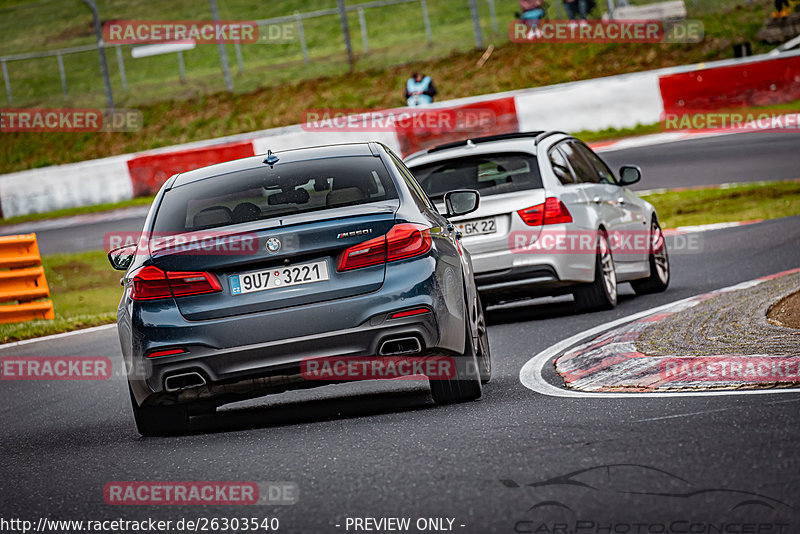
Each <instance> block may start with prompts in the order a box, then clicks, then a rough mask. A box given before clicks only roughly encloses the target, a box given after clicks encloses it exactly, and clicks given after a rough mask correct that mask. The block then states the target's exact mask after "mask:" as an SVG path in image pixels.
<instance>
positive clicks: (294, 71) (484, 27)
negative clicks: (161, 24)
mask: <svg viewBox="0 0 800 534" xmlns="http://www.w3.org/2000/svg"><path fill="white" fill-rule="evenodd" d="M655 1H658V0H596V2H597V9H596V11H595V13H594V15H596V16H600V15H601V14H602V13H604V12H607V11H609V8H611V9H613V8H614V7H615V6H616V5H624V4H626V3H630V4H645V3H652V2H655ZM684 1H685V3H686V7H687V8H688V9H689V11H690V13H691V14H692V15H693V14H694V12H696V11H697V12H699V11H709V10H710V11H713V10H720V9H725V8H729V7H732V6H735V5H741V4H745V3H749V2H752V1H754V0H684ZM212 3H214V2H212ZM216 3H217V4H218V6H219V17H220V19H221V20H223V21H224V20H239V21H243V20H244V21H255V22H257V23H258V25H259V27H260V30H261V31H262V33H264V32H267V31H268V29H269V28H270V27H276V26H277V27H281V28H289V29H291V31H290V32H289V33H290V34H291V38H288V39H276V40H270V39H267V40H266V41H265V42H266V43H267V44H260V43H258V44H239V43H235V44H226V45H225V46H224V57H225V60H226V61H225V63H227V64H228V65H230V73H231V76H230V77H229V79H230V82H229V83H226V79H225V77H224V76H223V75H222V67H221V65H222V64H223V62H222V61H221V52H220V50H219V48H218V46H215V45H213V44H197V45H196V46H193V47H190V48H188V49H185V50H182V51H173V52H169V53H162V54H157V55H146V54H137V53H136V50H137V48H140V47H141V46H140V45H130V44H109V43H106V44H105V45H104V50H105V54H106V57H107V62H108V66H109V73H110V82H111V87H112V88H113V92H114V96H115V102H116V104H117V105H137V104H141V103H143V102H149V101H156V100H169V99H172V98H174V99H181V98H182V97H185V96H192V95H197V94H205V93H210V92H217V91H224V90H226V88H227V89H230V88H231V87H233V90H234V91H235V92H248V91H253V90H256V89H258V88H261V87H265V86H270V85H277V84H279V83H284V82H291V81H296V80H300V79H308V78H313V77H318V76H326V75H333V74H338V73H341V72H346V71H347V70H348V69H352V68H353V67H354V66H355V68H358V69H371V68H385V67H386V66H388V65H400V64H408V63H413V62H414V61H421V60H425V59H430V58H433V57H439V56H442V55H446V54H448V53H450V52H453V51H458V50H468V49H470V48H472V47H475V46H478V47H483V46H486V45H488V44H489V43H494V44H501V43H503V42H506V41H507V40H508V34H507V28H508V23H509V22H510V21H511V20H512V19H513V17H514V12H515V11H518V10H519V5H518V2H517V1H516V0H373V1H358V0H350V1H348V2H340V3H339V2H337V0H282V1H281V2H277V1H276V2H274V5H273V3H272V2H271V3H270V4H269V5H270V6H271V7H270V9H269V11H265V10H264V8H263V4H262V3H252V2H248V1H247V0H218V2H216ZM548 5H549V7H548V12H549V15H548V16H550V17H552V18H564V8H563V6H562V0H549V3H548ZM98 8H99V14H100V18H101V19H102V21H103V22H109V21H110V20H112V15H113V20H140V21H141V20H184V21H185V20H197V21H209V20H211V19H212V10H211V9H210V7H209V3H207V2H197V1H192V0H173V1H172V2H169V3H163V2H156V1H155V0H152V1H150V0H139V1H135V2H133V1H132V2H127V3H122V4H120V3H118V2H112V0H98ZM294 8H302V10H300V9H294ZM342 9H343V10H344V12H345V14H346V16H345V17H344V19H345V20H346V21H347V25H346V27H347V29H348V31H349V36H350V39H349V40H350V47H349V48H350V50H351V55H350V56H351V57H350V58H348V55H347V54H346V53H345V50H346V47H345V38H344V35H345V31H344V29H345V24H344V23H343V22H344V21H343V20H342V17H341V11H340V10H342ZM0 34H3V35H4V39H3V43H2V45H0V64H1V65H2V72H3V80H4V86H5V87H4V88H5V91H2V97H0V105H6V106H35V105H48V106H52V105H68V106H97V105H100V104H101V103H104V102H105V98H104V95H103V81H102V78H101V76H100V66H99V61H98V53H97V45H96V42H95V35H94V29H93V26H92V18H91V13H90V11H89V9H87V8H86V6H84V5H83V4H81V3H80V2H76V1H75V0H45V1H42V2H33V3H24V4H19V5H15V6H11V7H6V8H0Z"/></svg>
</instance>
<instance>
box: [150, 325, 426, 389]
mask: <svg viewBox="0 0 800 534" xmlns="http://www.w3.org/2000/svg"><path fill="white" fill-rule="evenodd" d="M420 352H422V344H421V343H420V342H419V339H417V338H416V337H414V336H408V337H400V338H395V339H389V340H386V341H384V342H383V343H381V346H380V348H379V349H378V354H380V355H381V356H404V355H406V354H419V353H420ZM205 385H206V379H205V378H203V375H201V374H200V373H198V372H197V371H191V372H188V373H179V374H174V375H170V376H168V377H167V378H165V379H164V390H165V391H167V392H168V393H176V392H178V391H183V390H186V389H193V388H199V387H202V386H205Z"/></svg>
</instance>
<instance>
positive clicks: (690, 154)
mask: <svg viewBox="0 0 800 534" xmlns="http://www.w3.org/2000/svg"><path fill="white" fill-rule="evenodd" d="M601 155H602V157H603V158H604V159H605V160H606V161H607V162H608V164H609V165H610V166H611V168H612V169H618V168H619V167H620V166H621V165H625V164H635V165H639V166H640V167H641V168H642V173H643V178H642V181H641V182H640V183H638V184H636V185H635V186H634V187H633V189H637V190H645V189H657V188H662V187H663V188H673V187H691V186H698V185H712V184H722V183H729V182H753V181H760V180H766V181H774V180H793V179H796V178H800V170H799V169H800V150H798V149H797V139H796V138H795V136H794V135H791V134H787V133H785V132H751V133H740V134H733V135H723V136H718V137H708V138H697V139H690V140H686V141H678V142H674V143H667V144H661V145H653V146H644V147H639V148H629V149H625V150H615V151H612V152H604V153H602V154H601ZM126 213H130V215H126ZM146 214H147V210H146V208H132V209H130V210H126V212H123V213H121V214H117V217H115V218H113V219H109V218H108V216H107V215H104V214H93V215H88V216H82V217H81V220H80V222H79V224H76V225H70V226H64V225H63V224H55V223H54V222H53V221H45V222H37V223H29V224H21V225H15V226H14V227H6V228H2V227H0V235H7V234H21V233H28V232H36V235H37V237H38V239H39V249H40V250H41V252H42V253H43V254H52V253H55V252H79V251H84V250H97V249H100V248H103V236H104V235H106V233H119V232H140V231H141V229H142V224H143V222H144V217H145V215H146Z"/></svg>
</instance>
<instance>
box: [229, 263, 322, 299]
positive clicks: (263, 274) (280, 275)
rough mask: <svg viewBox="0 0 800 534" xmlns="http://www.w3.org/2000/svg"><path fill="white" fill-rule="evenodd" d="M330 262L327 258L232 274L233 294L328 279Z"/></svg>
mask: <svg viewBox="0 0 800 534" xmlns="http://www.w3.org/2000/svg"><path fill="white" fill-rule="evenodd" d="M329 278H330V276H329V275H328V262H326V261H325V260H321V261H312V262H308V263H299V264H297V265H290V266H287V267H275V268H274V269H267V270H264V271H252V272H249V273H240V274H234V275H231V277H230V278H229V280H230V285H231V295H244V294H245V293H253V292H254V291H265V290H267V289H278V288H281V287H291V286H299V285H302V284H312V283H314V282H322V281H324V280H328V279H329Z"/></svg>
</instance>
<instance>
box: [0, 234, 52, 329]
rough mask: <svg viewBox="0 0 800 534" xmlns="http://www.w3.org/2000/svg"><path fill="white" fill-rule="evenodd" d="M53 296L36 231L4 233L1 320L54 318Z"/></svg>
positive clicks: (0, 264) (0, 253)
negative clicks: (49, 298)
mask: <svg viewBox="0 0 800 534" xmlns="http://www.w3.org/2000/svg"><path fill="white" fill-rule="evenodd" d="M49 296H50V289H49V288H48V287H47V280H46V279H45V277H44V268H43V267H42V258H41V256H39V246H38V244H37V243H36V234H26V235H12V236H3V237H0V303H2V304H0V323H16V322H20V321H30V320H32V319H53V318H54V317H55V313H54V311H53V301H52V300H45V301H37V302H34V301H36V299H42V298H47V297H49ZM9 302H12V303H15V304H8V303H9Z"/></svg>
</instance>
